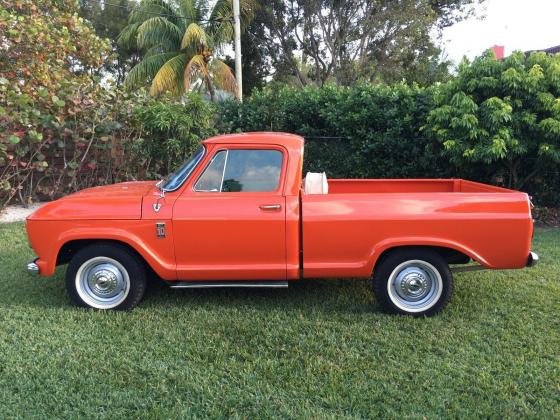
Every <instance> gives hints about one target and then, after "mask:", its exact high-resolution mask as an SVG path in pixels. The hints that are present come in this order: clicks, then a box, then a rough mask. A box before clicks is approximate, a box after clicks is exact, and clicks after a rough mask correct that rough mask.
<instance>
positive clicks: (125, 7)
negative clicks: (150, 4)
mask: <svg viewBox="0 0 560 420" xmlns="http://www.w3.org/2000/svg"><path fill="white" fill-rule="evenodd" d="M104 5H105V6H113V7H120V8H121V9H125V10H126V11H127V12H129V13H131V12H134V11H136V12H138V13H143V14H146V15H153V16H161V17H172V18H178V19H184V20H186V21H189V22H191V23H209V22H232V21H233V17H232V18H231V19H227V18H223V19H193V18H188V17H186V16H181V15H178V14H165V13H155V12H149V11H144V10H139V9H137V10H135V9H129V8H128V7H127V6H123V5H122V4H116V3H109V2H104Z"/></svg>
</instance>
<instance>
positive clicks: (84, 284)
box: [76, 257, 130, 309]
mask: <svg viewBox="0 0 560 420" xmlns="http://www.w3.org/2000/svg"><path fill="white" fill-rule="evenodd" d="M76 289H77V291H78V294H79V295H80V297H81V298H82V299H83V301H84V302H86V303H87V304H88V305H89V306H91V307H94V308H98V309H110V308H114V307H115V306H118V305H119V304H120V303H122V302H123V301H124V300H125V299H126V297H127V295H128V292H129V290H130V278H129V277H128V273H127V271H126V269H125V268H124V267H123V265H122V264H121V263H119V262H118V261H116V260H114V259H112V258H108V257H95V258H92V259H90V260H88V261H86V262H85V263H84V264H82V266H81V267H80V268H79V270H78V272H77V274H76Z"/></svg>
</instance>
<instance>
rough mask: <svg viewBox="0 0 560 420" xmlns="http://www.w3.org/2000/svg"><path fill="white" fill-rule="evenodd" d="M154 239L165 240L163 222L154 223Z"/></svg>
mask: <svg viewBox="0 0 560 420" xmlns="http://www.w3.org/2000/svg"><path fill="white" fill-rule="evenodd" d="M156 237H157V238H158V239H163V238H165V223H164V222H157V223H156Z"/></svg>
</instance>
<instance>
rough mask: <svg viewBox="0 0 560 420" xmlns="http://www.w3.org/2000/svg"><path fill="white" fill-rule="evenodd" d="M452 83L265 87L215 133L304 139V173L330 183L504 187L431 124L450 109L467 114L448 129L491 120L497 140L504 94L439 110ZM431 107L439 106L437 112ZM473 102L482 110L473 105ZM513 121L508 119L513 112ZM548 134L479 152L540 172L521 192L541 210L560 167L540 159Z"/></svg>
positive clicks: (227, 107)
mask: <svg viewBox="0 0 560 420" xmlns="http://www.w3.org/2000/svg"><path fill="white" fill-rule="evenodd" d="M545 59H546V60H548V58H545ZM553 60H556V58H554V59H553ZM498 64H499V63H498ZM465 70H466V69H465V68H464V69H463V70H462V71H465ZM454 83H455V82H450V84H449V85H436V86H434V87H430V88H422V87H418V86H414V85H413V86H409V85H406V84H402V83H398V84H395V85H390V86H386V85H371V84H358V85H356V86H353V87H340V86H335V85H327V86H324V87H323V88H315V87H306V88H303V89H297V88H289V87H284V88H280V89H270V88H268V89H264V90H260V91H255V92H254V93H253V94H252V95H251V97H249V98H246V99H245V101H244V102H243V103H242V104H238V103H236V102H234V101H231V102H227V103H225V104H223V105H222V106H221V108H220V119H219V131H223V132H228V131H254V130H272V131H287V132H292V133H298V134H301V135H303V136H305V138H306V155H305V161H304V163H305V168H304V170H305V171H307V170H312V171H326V172H327V175H328V176H329V177H349V178H356V177H363V178H406V177H419V178H426V177H463V178H468V179H473V180H478V181H482V182H490V183H494V184H498V185H506V186H507V185H508V180H507V179H505V178H507V177H504V170H505V169H502V168H501V167H500V166H498V165H496V161H495V160H492V159H490V160H484V159H482V160H480V159H474V158H469V159H466V158H463V157H461V156H459V159H458V157H457V155H453V154H450V151H449V150H448V149H446V148H449V147H450V146H449V143H446V141H449V138H448V137H445V138H438V137H437V133H436V129H435V128H434V125H433V124H434V122H435V120H434V118H436V117H437V116H439V115H440V114H441V113H444V115H447V114H445V113H449V112H451V111H452V110H455V109H459V110H466V111H464V112H463V113H462V114H457V113H456V114H452V119H451V120H450V121H452V124H453V125H452V129H453V130H457V131H458V132H461V133H463V132H465V133H469V131H468V130H466V129H464V128H463V126H462V125H463V124H465V125H469V124H475V121H478V120H481V121H494V122H493V123H492V124H495V129H494V130H495V131H494V133H495V134H496V135H501V134H502V133H503V132H504V130H505V131H506V132H508V130H512V126H511V122H510V121H511V118H510V117H509V112H510V111H509V102H508V101H510V100H511V99H505V98H506V97H507V95H504V96H502V98H504V99H500V98H497V99H492V100H489V98H481V97H473V98H469V96H468V95H466V94H463V93H461V92H458V93H457V92H456V93H454V94H453V95H452V96H451V97H450V103H449V104H443V103H442V102H441V98H442V95H443V93H445V92H448V90H449V89H452V88H453V86H454ZM466 83H468V84H470V85H471V86H478V85H485V84H488V83H494V82H492V81H491V80H490V79H488V78H484V77H478V78H473V79H469V81H468V82H466ZM507 89H509V88H504V92H508V90H507ZM539 96H541V97H542V99H544V98H545V96H546V97H548V98H550V97H549V96H548V95H545V96H543V95H542V94H540V95H539ZM436 100H438V101H440V102H438V104H439V106H437V105H436ZM477 101H480V103H481V104H482V103H483V105H480V106H479V105H477ZM551 104H552V102H551ZM519 106H525V105H523V103H522V104H521V105H519ZM467 111H468V112H467ZM529 111H530V109H528V110H525V111H523V110H522V109H518V111H517V112H519V113H523V112H524V113H525V114H526V113H527V112H529ZM473 113H474V114H473ZM525 114H523V115H525ZM473 115H474V118H473ZM513 115H514V117H515V113H514V114H513ZM541 115H543V114H541ZM543 121H545V122H544V123H539V124H537V128H538V129H539V130H542V126H543V125H544V126H547V127H548V124H553V123H552V120H551V119H550V117H549V115H547V116H545V117H543ZM479 124H480V123H479ZM547 129H548V128H547ZM450 130H451V128H450ZM552 133H553V131H552ZM552 133H544V132H542V131H540V135H541V136H542V137H541V138H539V139H537V138H536V137H527V138H526V140H525V141H526V142H527V143H528V145H527V146H525V148H523V144H522V143H521V142H519V145H518V146H516V147H515V148H513V149H512V151H511V152H510V149H509V147H510V145H511V142H507V141H505V140H504V142H503V144H502V143H501V142H493V141H491V142H489V144H490V146H488V147H485V148H483V150H485V151H489V152H490V153H497V156H499V154H500V153H504V149H503V147H504V146H505V147H506V152H507V153H511V154H512V155H513V156H514V157H515V159H519V161H520V162H519V164H518V165H519V168H518V170H519V173H521V174H523V175H524V176H525V177H526V176H527V175H530V172H531V171H533V170H536V169H538V170H539V171H540V172H539V173H538V174H537V175H535V176H533V177H532V178H528V179H527V182H526V183H525V184H524V185H523V186H522V188H521V187H520V188H521V189H522V190H525V191H527V192H529V193H530V194H532V195H534V196H535V197H536V202H537V203H538V204H541V205H558V204H560V172H559V165H558V163H555V162H556V161H555V160H554V155H553V154H551V155H550V156H549V157H547V158H546V159H545V158H544V155H543V152H542V151H541V150H542V147H541V146H538V145H537V144H552V142H551V140H550V139H551V135H552ZM510 137H513V136H510ZM456 138H457V137H455V138H454V139H456ZM506 138H507V137H506ZM547 139H548V140H547ZM463 141H464V142H476V139H474V140H472V139H470V137H468V136H466V135H465V137H464V140H463ZM534 143H537V144H534ZM514 146H515V144H514ZM477 153H479V152H477ZM475 156H478V155H477V154H475ZM503 160H504V161H507V160H506V159H505V158H504V159H503ZM504 168H506V167H505V166H504Z"/></svg>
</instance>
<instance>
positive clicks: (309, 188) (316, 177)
mask: <svg viewBox="0 0 560 420" xmlns="http://www.w3.org/2000/svg"><path fill="white" fill-rule="evenodd" d="M303 191H304V192H305V194H328V193H329V183H328V182H327V174H325V173H324V172H321V173H320V172H307V174H306V175H305V182H304V187H303Z"/></svg>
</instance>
